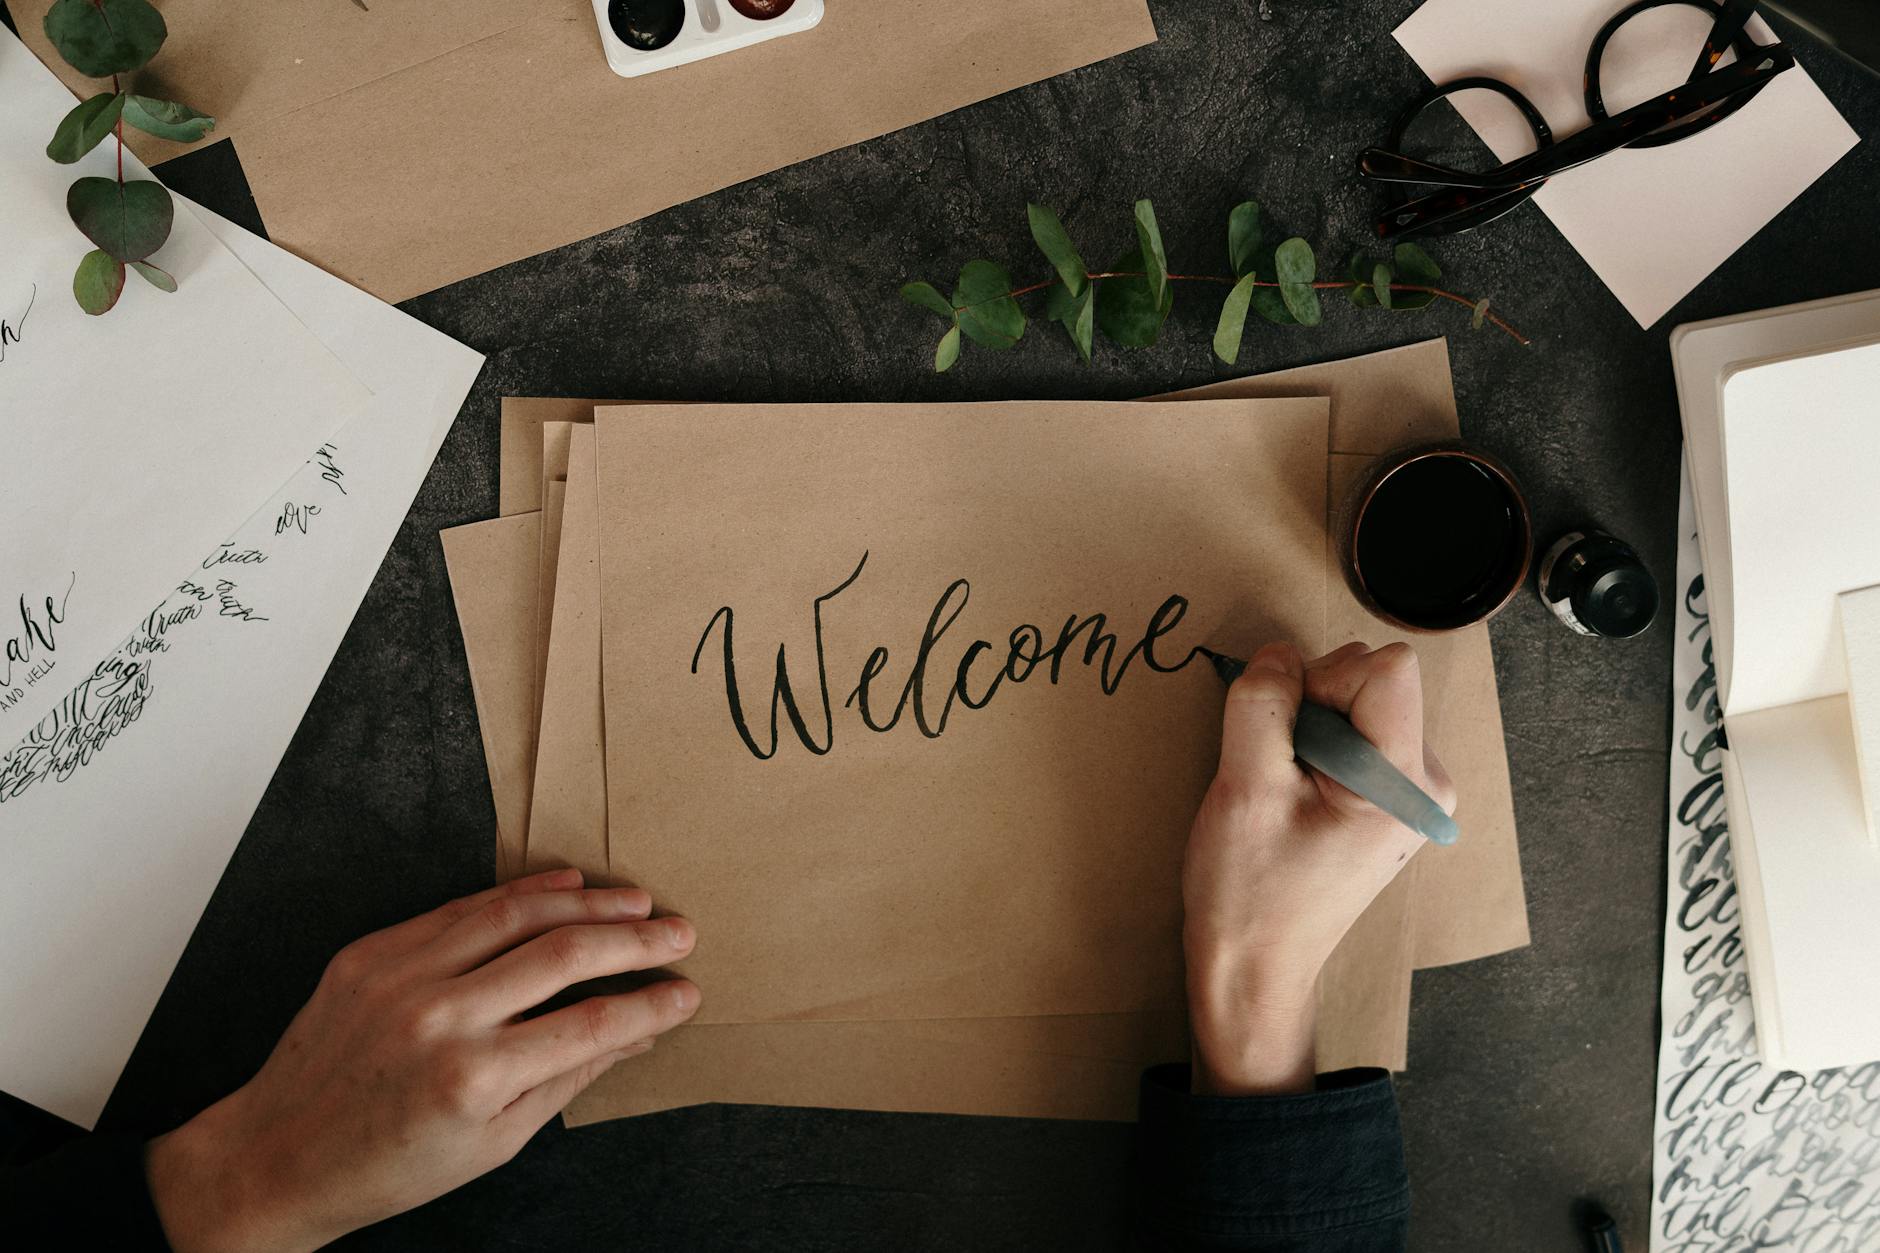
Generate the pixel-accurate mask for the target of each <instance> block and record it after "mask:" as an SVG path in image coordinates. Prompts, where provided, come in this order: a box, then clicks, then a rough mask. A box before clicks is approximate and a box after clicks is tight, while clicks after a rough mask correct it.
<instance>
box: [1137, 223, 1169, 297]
mask: <svg viewBox="0 0 1880 1253" xmlns="http://www.w3.org/2000/svg"><path fill="white" fill-rule="evenodd" d="M1136 242H1137V243H1138V244H1140V245H1141V251H1142V257H1143V262H1144V264H1143V268H1144V269H1145V270H1147V271H1148V273H1149V292H1150V294H1151V295H1153V296H1154V297H1155V302H1156V304H1158V305H1160V304H1161V303H1162V298H1163V297H1164V296H1165V295H1167V294H1168V254H1167V253H1166V252H1164V251H1163V250H1162V232H1161V230H1160V229H1158V228H1157V226H1156V224H1155V206H1154V205H1152V204H1150V203H1149V202H1148V201H1147V200H1138V201H1137V202H1136Z"/></svg>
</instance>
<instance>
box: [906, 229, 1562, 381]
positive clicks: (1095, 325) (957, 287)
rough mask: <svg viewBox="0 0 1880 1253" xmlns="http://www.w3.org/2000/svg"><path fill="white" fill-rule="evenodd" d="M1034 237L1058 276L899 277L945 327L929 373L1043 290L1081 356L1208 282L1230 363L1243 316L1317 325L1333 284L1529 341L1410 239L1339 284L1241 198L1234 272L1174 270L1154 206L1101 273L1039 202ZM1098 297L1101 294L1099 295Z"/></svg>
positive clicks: (988, 337)
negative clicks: (1437, 308)
mask: <svg viewBox="0 0 1880 1253" xmlns="http://www.w3.org/2000/svg"><path fill="white" fill-rule="evenodd" d="M1027 213H1028V215H1029V216H1030V219H1031V237H1032V239H1033V240H1035V241H1036V242H1037V244H1038V250H1039V251H1040V252H1042V253H1044V255H1045V259H1046V260H1047V261H1049V262H1050V263H1051V268H1052V269H1053V270H1054V271H1055V272H1056V277H1054V278H1049V279H1046V280H1044V281H1043V282H1040V283H1032V284H1030V285H1028V286H1024V287H1019V286H1015V285H1014V284H1013V282H1012V276H1011V275H1010V274H1008V273H1007V272H1006V271H1005V269H1004V267H1002V266H1000V265H998V264H997V263H995V262H992V261H968V262H967V263H966V264H965V265H964V266H962V267H961V269H960V277H959V281H958V282H957V283H955V284H954V287H953V295H952V298H951V299H949V298H947V297H946V296H943V295H941V294H940V292H939V290H938V289H937V288H935V287H934V286H933V285H932V284H931V283H918V282H916V283H908V284H907V285H905V286H904V287H902V288H901V295H902V296H903V297H905V298H906V299H907V300H908V301H910V302H911V303H913V304H916V305H919V306H920V307H921V308H923V309H929V310H931V311H933V312H934V313H936V314H938V315H939V316H941V317H942V318H945V319H946V320H947V322H948V323H949V324H950V325H949V326H948V329H947V332H946V334H945V335H943V336H941V337H940V346H939V348H938V349H936V350H935V352H934V360H933V365H934V369H935V370H936V371H941V370H946V369H949V368H951V367H952V365H953V363H954V362H956V361H958V360H959V359H960V348H961V343H962V337H963V338H964V339H970V340H972V341H973V342H974V343H975V344H979V345H981V346H982V347H985V348H993V349H1001V350H1002V349H1006V348H1010V347H1012V346H1013V345H1014V344H1016V343H1018V341H1019V340H1020V339H1022V338H1023V337H1024V334H1025V325H1026V322H1027V318H1026V315H1025V310H1024V307H1023V306H1022V305H1020V304H1019V303H1018V301H1019V297H1021V296H1029V295H1032V294H1033V293H1036V292H1043V293H1045V297H1044V315H1045V317H1047V318H1049V319H1050V320H1051V321H1053V322H1057V323H1059V324H1061V325H1062V326H1063V327H1064V329H1065V331H1066V332H1068V333H1069V335H1070V338H1071V343H1072V344H1074V345H1075V346H1076V348H1077V352H1078V355H1079V356H1081V357H1082V358H1083V359H1084V360H1085V361H1089V360H1090V358H1091V354H1092V353H1093V352H1094V350H1095V345H1096V333H1097V332H1098V331H1101V332H1103V334H1104V336H1105V337H1106V338H1108V339H1110V340H1111V341H1113V342H1115V343H1118V344H1121V345H1123V346H1124V347H1125V348H1147V347H1148V346H1150V345H1151V344H1154V343H1155V342H1156V340H1157V339H1158V338H1159V337H1160V336H1161V334H1162V324H1163V323H1164V322H1166V321H1168V315H1169V312H1170V311H1171V310H1172V309H1173V308H1174V307H1175V286H1174V285H1175V284H1176V283H1215V284H1219V285H1221V286H1224V287H1227V288H1228V289H1229V290H1228V293H1227V298H1226V300H1225V301H1223V302H1222V304H1221V316H1220V320H1219V322H1218V323H1217V324H1216V326H1215V330H1214V355H1215V356H1217V357H1219V358H1220V359H1221V360H1222V361H1224V362H1226V363H1227V364H1228V365H1233V364H1234V363H1235V361H1237V360H1238V359H1239V357H1240V345H1241V340H1242V339H1243V338H1244V337H1245V335H1246V329H1247V315H1248V313H1249V312H1252V313H1257V314H1258V315H1260V316H1261V317H1262V318H1265V319H1266V320H1267V321H1268V322H1271V323H1274V324H1275V325H1278V326H1295V325H1296V326H1317V325H1319V323H1320V321H1322V320H1323V318H1324V310H1323V308H1322V307H1321V306H1320V304H1319V293H1320V292H1321V291H1326V290H1342V291H1346V292H1348V293H1349V296H1350V300H1351V303H1352V304H1354V305H1357V306H1358V307H1359V308H1367V309H1369V308H1383V309H1391V310H1397V311H1405V310H1410V309H1423V308H1427V307H1428V306H1430V305H1432V304H1434V303H1435V302H1436V301H1438V300H1447V301H1451V302H1454V303H1456V304H1459V305H1461V306H1462V307H1463V308H1465V309H1468V310H1469V318H1470V322H1471V324H1472V325H1473V326H1474V327H1475V328H1476V329H1477V330H1480V329H1481V328H1482V326H1483V325H1484V324H1489V323H1492V324H1493V325H1494V326H1495V327H1497V328H1498V329H1500V330H1502V331H1505V332H1506V333H1507V334H1508V335H1509V337H1511V338H1512V339H1513V340H1514V341H1515V342H1516V343H1518V344H1523V345H1525V344H1526V343H1527V342H1528V340H1527V337H1526V336H1524V335H1522V334H1521V333H1520V332H1519V331H1517V330H1515V329H1514V327H1512V326H1510V325H1509V324H1508V323H1507V322H1506V321H1504V320H1503V319H1502V318H1501V317H1499V316H1498V315H1496V314H1494V313H1491V312H1489V308H1488V301H1487V300H1486V299H1482V300H1471V299H1469V298H1468V297H1467V296H1461V295H1457V294H1456V293H1455V292H1452V291H1446V290H1444V289H1443V288H1441V287H1438V286H1437V285H1436V283H1437V280H1438V279H1440V278H1442V271H1441V270H1440V269H1438V268H1437V266H1436V262H1434V261H1432V260H1431V259H1430V256H1429V254H1428V253H1426V252H1424V251H1423V250H1422V249H1421V248H1419V247H1417V246H1416V245H1415V244H1398V245H1397V248H1396V250H1395V252H1394V253H1393V254H1392V256H1391V258H1390V259H1389V260H1380V259H1377V258H1374V257H1371V256H1369V255H1367V254H1366V253H1364V252H1362V251H1359V252H1355V253H1353V254H1352V256H1351V260H1350V263H1349V264H1348V266H1347V273H1348V274H1349V275H1350V277H1349V278H1348V279H1330V280H1322V279H1320V278H1319V277H1318V259H1317V257H1316V256H1315V255H1314V254H1313V251H1312V245H1310V244H1308V243H1307V242H1306V241H1305V240H1303V239H1300V238H1298V237H1297V236H1294V237H1293V238H1290V239H1287V240H1284V241H1282V242H1280V243H1278V244H1275V245H1272V246H1270V247H1269V246H1268V245H1267V244H1266V242H1265V239H1264V232H1263V231H1262V229H1261V224H1260V206H1259V205H1257V204H1255V203H1254V202H1253V201H1251V200H1249V201H1247V202H1245V203H1244V204H1239V205H1236V206H1235V207H1234V209H1233V212H1231V213H1229V214H1228V215H1227V260H1228V265H1229V267H1230V268H1231V269H1232V270H1233V273H1232V274H1231V275H1221V274H1174V273H1171V272H1170V271H1169V267H1168V253H1167V251H1166V249H1164V247H1163V246H1162V232H1161V228H1160V227H1159V226H1158V225H1157V223H1156V219H1155V206H1154V205H1152V204H1151V203H1150V202H1149V201H1147V200H1138V201H1137V202H1136V212H1135V227H1136V243H1135V246H1134V247H1132V248H1130V249H1129V250H1128V251H1127V252H1125V253H1124V254H1123V255H1122V256H1121V257H1119V258H1117V260H1116V262H1115V263H1114V264H1112V265H1111V266H1110V267H1109V268H1108V269H1106V270H1092V269H1090V268H1089V267H1088V266H1087V265H1085V264H1084V260H1083V257H1082V256H1081V255H1080V254H1079V253H1078V251H1077V248H1076V245H1074V244H1072V243H1071V238H1070V235H1069V233H1068V232H1066V231H1065V229H1064V224H1063V223H1062V222H1061V221H1059V220H1058V216H1057V214H1055V213H1053V212H1052V211H1051V210H1050V209H1047V208H1045V207H1044V206H1043V205H1039V204H1034V205H1029V206H1027ZM1099 288H1101V290H1102V299H1098V290H1099Z"/></svg>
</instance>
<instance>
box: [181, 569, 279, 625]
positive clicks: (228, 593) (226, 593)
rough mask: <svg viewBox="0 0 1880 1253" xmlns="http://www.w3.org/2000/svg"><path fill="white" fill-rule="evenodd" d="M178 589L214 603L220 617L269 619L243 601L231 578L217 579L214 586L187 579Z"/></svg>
mask: <svg viewBox="0 0 1880 1253" xmlns="http://www.w3.org/2000/svg"><path fill="white" fill-rule="evenodd" d="M176 590H177V592H178V593H179V594H181V595H183V596H188V597H189V598H191V599H192V600H195V601H198V602H200V603H202V604H212V605H214V606H215V613H216V616H217V617H218V618H234V619H236V620H237V621H241V622H266V621H267V620H268V619H267V618H266V617H265V616H264V615H262V614H258V613H256V612H255V611H254V608H253V607H252V606H249V605H244V604H243V603H242V601H241V598H240V597H239V596H237V595H236V594H235V590H236V589H235V584H234V582H233V581H232V580H229V579H217V580H216V581H215V586H214V587H213V588H208V587H204V586H203V585H202V584H200V583H192V582H190V581H189V580H187V579H185V580H184V581H183V582H182V583H180V584H178V585H177V588H176Z"/></svg>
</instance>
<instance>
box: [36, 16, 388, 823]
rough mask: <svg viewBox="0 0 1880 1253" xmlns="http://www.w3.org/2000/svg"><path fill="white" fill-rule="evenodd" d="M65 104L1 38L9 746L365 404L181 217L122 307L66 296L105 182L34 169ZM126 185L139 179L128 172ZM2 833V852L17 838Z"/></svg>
mask: <svg viewBox="0 0 1880 1253" xmlns="http://www.w3.org/2000/svg"><path fill="white" fill-rule="evenodd" d="M73 103H74V100H73V97H72V95H71V93H70V92H68V91H67V90H66V89H65V88H64V87H63V86H61V85H60V83H59V80H58V79H56V78H54V77H53V75H52V73H51V71H49V70H47V69H46V67H45V66H43V65H41V64H40V63H39V61H38V60H37V59H36V58H35V57H34V56H33V54H32V53H30V52H28V51H27V50H26V48H25V47H24V46H23V45H22V44H21V43H20V42H19V40H18V39H16V38H15V37H14V36H13V35H12V34H11V33H10V32H8V31H5V30H0V109H4V110H5V113H6V124H5V125H4V126H0V241H4V243H3V244H0V318H4V319H5V320H6V323H7V330H6V333H5V334H4V335H0V339H4V340H5V341H6V343H5V359H4V360H3V361H0V464H3V465H4V467H5V468H4V471H0V536H4V537H5V547H4V551H3V552H0V742H3V743H11V742H13V741H14V740H16V739H18V738H19V737H20V736H22V735H24V734H25V733H26V732H27V730H28V729H29V728H31V727H32V725H33V724H34V723H35V722H37V721H38V720H39V719H40V717H42V716H43V715H44V714H46V713H47V711H49V710H50V709H51V708H52V707H53V706H54V705H56V704H57V703H58V701H59V699H60V697H61V696H63V695H64V694H65V693H66V692H67V691H69V690H71V686H72V684H74V683H76V682H77V681H78V680H79V679H80V678H82V677H83V676H84V675H85V673H86V672H87V670H88V669H89V668H90V667H91V666H92V665H93V664H94V663H96V662H97V661H98V660H99V659H100V658H102V657H104V656H105V655H106V654H107V653H109V652H110V651H111V649H113V648H114V647H116V646H117V644H118V642H119V641H120V640H122V639H123V638H124V628H125V626H126V625H127V624H129V623H130V622H132V621H135V619H136V617H137V615H138V614H140V613H143V612H147V611H148V610H149V608H150V606H151V605H153V604H155V603H156V602H157V601H159V600H161V599H162V598H163V596H164V595H165V593H166V592H167V591H168V590H169V589H170V587H171V585H172V581H173V580H174V578H175V572H176V571H177V570H179V569H181V568H182V567H183V566H184V565H186V564H187V563H188V562H190V561H192V560H194V559H195V557H196V555H199V554H201V553H202V552H204V551H206V550H207V549H208V548H210V547H211V546H212V545H214V544H216V543H217V542H219V541H221V540H224V539H227V538H228V537H229V535H231V534H232V533H233V532H234V531H235V530H236V528H237V527H239V526H241V524H242V523H243V521H244V520H246V519H247V517H248V515H249V514H251V513H253V512H254V510H255V509H256V508H257V507H259V506H260V505H261V503H262V502H263V501H265V500H267V499H268V497H269V496H271V495H273V494H274V493H275V492H276V491H278V490H279V489H280V486H281V484H282V483H284V482H286V481H287V478H288V476H289V475H291V474H293V473H294V472H295V471H296V470H298V469H299V468H300V466H301V465H302V464H303V463H304V462H305V461H306V459H307V454H308V452H309V451H310V450H311V449H313V448H316V447H318V446H319V444H320V442H321V441H322V440H324V439H326V438H327V437H328V436H330V435H332V434H333V432H334V431H336V430H338V429H339V426H340V424H341V423H342V422H344V421H345V420H346V419H347V418H349V417H351V416H352V415H353V414H354V413H357V412H359V411H360V409H361V407H362V406H363V405H364V403H365V402H366V400H367V399H368V397H369V393H368V391H367V389H366V388H365V387H364V386H363V385H362V384H361V383H360V382H359V380H358V379H357V378H355V377H354V376H353V374H352V372H351V371H349V370H348V369H347V368H346V367H345V366H344V365H343V364H341V363H340V361H339V360H338V359H337V358H336V357H334V355H333V354H332V353H331V352H330V351H329V350H328V349H327V347H326V346H325V345H324V344H322V343H321V342H320V341H319V339H318V338H316V337H315V336H314V335H313V334H311V333H310V332H309V331H308V330H307V328H306V327H305V326H304V325H303V324H302V323H301V321H300V319H299V318H297V317H295V316H294V314H293V313H292V312H291V311H289V310H288V309H287V308H286V306H284V305H283V304H282V303H281V302H280V300H279V299H277V298H276V297H275V296H274V295H273V293H271V292H269V291H268V289H267V288H266V287H265V286H263V285H262V284H261V283H260V282H259V281H258V280H257V279H256V278H255V277H254V275H253V274H251V273H250V272H249V271H248V269H247V267H245V266H244V265H242V263H241V262H240V261H238V260H236V259H235V257H234V255H233V254H232V253H230V252H229V250H228V249H227V248H226V247H224V246H222V245H221V244H220V243H218V242H217V241H216V239H215V237H214V236H213V235H212V234H211V233H210V232H209V231H208V229H207V228H206V227H205V226H204V225H203V224H202V222H200V221H199V220H197V219H196V218H194V217H192V216H191V215H190V214H188V213H186V212H178V214H177V216H176V221H175V226H174V229H173V230H172V233H171V235H170V239H169V242H167V243H166V244H165V245H164V246H163V247H162V248H161V249H160V250H158V252H157V253H156V255H155V256H154V257H153V258H152V260H153V261H154V262H155V263H156V264H158V265H161V266H162V267H163V268H165V269H166V270H168V271H169V272H170V273H171V274H173V275H174V276H175V278H176V280H177V282H178V283H179V284H180V290H178V291H177V292H175V293H174V294H165V293H163V292H159V291H158V290H157V289H156V288H154V287H151V286H150V285H149V284H147V283H145V282H144V280H143V279H141V278H138V277H136V276H135V275H131V276H130V277H129V278H128V280H127V286H126V289H125V292H124V295H123V297H122V298H121V299H120V300H119V302H118V306H117V308H115V309H113V310H112V311H111V312H110V313H108V314H105V315H103V316H101V317H91V316H89V315H87V314H86V313H84V312H83V311H82V310H81V309H79V307H78V305H77V303H76V302H75V301H74V300H73V298H72V274H73V271H74V269H75V268H76V267H77V265H78V261H79V258H80V257H82V256H84V255H85V253H86V252H87V251H89V250H90V247H91V245H90V242H89V241H88V240H86V239H85V238H84V236H82V235H80V234H79V232H78V230H77V228H76V227H74V226H73V225H72V222H71V219H70V218H69V217H68V216H67V213H66V208H65V197H66V190H67V189H68V188H69V187H70V186H71V184H72V182H73V180H74V179H75V178H77V177H79V176H81V175H83V176H94V175H96V176H105V177H109V176H111V175H112V173H113V171H114V169H115V163H116V159H117V158H116V149H115V147H114V146H113V145H112V143H111V142H110V141H108V140H107V142H106V143H104V144H102V145H100V146H99V147H98V148H97V149H95V150H94V151H93V152H92V153H91V154H90V155H89V156H88V157H86V158H85V159H84V160H83V161H81V162H80V163H79V164H78V165H76V166H64V165H58V164H55V163H54V162H52V161H51V160H49V159H48V158H47V156H46V153H45V145H46V141H47V140H48V139H50V138H51V136H52V133H53V130H54V128H55V127H56V126H57V125H58V122H59V119H60V118H61V117H63V116H64V115H65V113H66V112H67V111H68V110H69V109H70V108H71V107H72V105H73ZM124 166H125V173H126V175H127V176H129V175H132V174H136V175H144V174H146V173H147V171H145V170H144V168H143V167H142V166H141V165H139V164H138V163H137V161H136V160H135V159H134V158H132V157H130V156H128V155H127V156H126V157H125V158H124ZM16 834H17V832H16V831H13V830H9V829H8V827H7V826H6V825H5V824H4V820H0V840H4V839H5V838H7V837H9V836H12V835H16Z"/></svg>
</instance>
